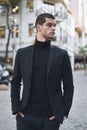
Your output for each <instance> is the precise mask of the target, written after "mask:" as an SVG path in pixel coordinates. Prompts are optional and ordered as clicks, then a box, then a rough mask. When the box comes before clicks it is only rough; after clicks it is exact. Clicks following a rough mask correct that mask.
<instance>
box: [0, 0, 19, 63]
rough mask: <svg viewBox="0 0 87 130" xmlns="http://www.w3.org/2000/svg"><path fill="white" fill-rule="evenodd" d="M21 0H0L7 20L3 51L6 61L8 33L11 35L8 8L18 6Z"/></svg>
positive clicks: (8, 42) (8, 41)
mask: <svg viewBox="0 0 87 130" xmlns="http://www.w3.org/2000/svg"><path fill="white" fill-rule="evenodd" d="M20 2H21V0H0V5H3V6H4V7H5V8H6V12H7V14H6V22H7V28H8V38H7V43H6V52H5V61H7V58H8V48H9V44H10V35H11V27H10V25H9V11H10V9H13V8H15V7H16V6H19V3H20Z"/></svg>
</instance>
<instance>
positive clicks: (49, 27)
mask: <svg viewBox="0 0 87 130" xmlns="http://www.w3.org/2000/svg"><path fill="white" fill-rule="evenodd" d="M55 27H56V21H55V19H51V18H46V21H45V23H44V24H43V25H38V28H37V29H38V34H39V35H40V36H41V37H42V38H44V39H46V40H48V39H52V38H54V36H55Z"/></svg>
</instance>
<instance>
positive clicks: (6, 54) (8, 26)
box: [5, 6, 11, 62]
mask: <svg viewBox="0 0 87 130" xmlns="http://www.w3.org/2000/svg"><path fill="white" fill-rule="evenodd" d="M6 20H7V28H8V38H7V43H6V50H5V61H6V62H7V58H8V48H9V44H10V34H11V29H10V25H9V21H8V20H9V6H7V19H6Z"/></svg>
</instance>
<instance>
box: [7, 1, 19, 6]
mask: <svg viewBox="0 0 87 130" xmlns="http://www.w3.org/2000/svg"><path fill="white" fill-rule="evenodd" d="M9 1H10V3H11V5H15V6H16V5H19V3H20V2H21V0H9Z"/></svg>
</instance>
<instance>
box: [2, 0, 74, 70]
mask: <svg viewBox="0 0 87 130" xmlns="http://www.w3.org/2000/svg"><path fill="white" fill-rule="evenodd" d="M69 3H70V1H69V0H67V1H65V4H64V3H62V2H61V3H58V1H57V0H54V1H53V0H31V2H30V0H22V1H21V3H20V8H19V11H18V12H17V13H12V12H11V13H10V14H9V15H10V17H9V25H10V28H11V36H10V44H9V53H8V57H11V58H14V55H15V53H16V50H17V49H18V48H21V47H25V46H28V45H31V44H33V43H34V39H35V37H36V30H35V23H34V21H35V19H36V17H37V16H38V15H39V14H41V13H44V12H48V13H51V14H53V15H55V18H56V22H57V27H56V36H55V38H54V39H53V41H52V44H54V45H56V46H59V47H61V48H64V49H66V50H67V51H68V53H69V55H70V59H71V63H72V68H73V69H74V47H75V21H74V16H73V15H72V13H70V12H69V11H67V7H69ZM0 14H1V15H0V30H1V31H0V57H4V56H5V49H6V43H7V39H8V28H7V25H6V14H5V10H4V8H2V7H1V12H0Z"/></svg>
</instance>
